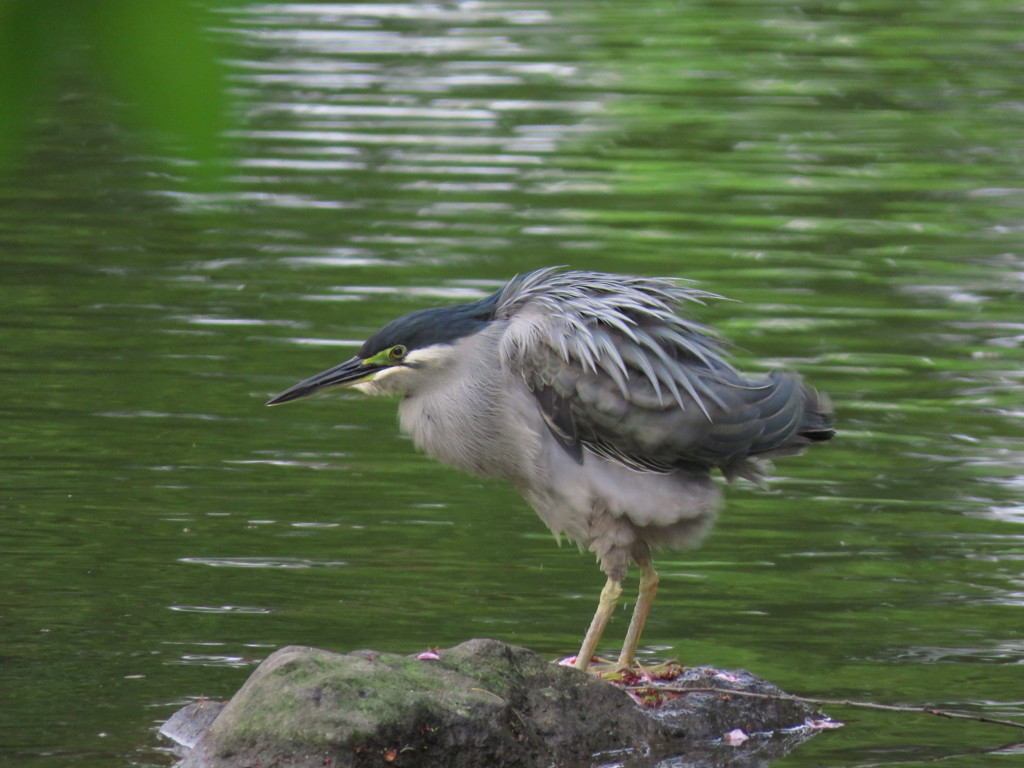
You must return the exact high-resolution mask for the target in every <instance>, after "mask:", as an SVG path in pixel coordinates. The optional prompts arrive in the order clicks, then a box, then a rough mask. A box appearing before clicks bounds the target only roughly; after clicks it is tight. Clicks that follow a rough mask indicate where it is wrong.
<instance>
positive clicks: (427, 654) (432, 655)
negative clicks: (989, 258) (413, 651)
mask: <svg viewBox="0 0 1024 768" xmlns="http://www.w3.org/2000/svg"><path fill="white" fill-rule="evenodd" d="M416 658H417V659H419V660H420V661H440V660H441V657H440V656H438V655H437V651H424V652H423V653H421V654H420V655H419V656H417V657H416Z"/></svg>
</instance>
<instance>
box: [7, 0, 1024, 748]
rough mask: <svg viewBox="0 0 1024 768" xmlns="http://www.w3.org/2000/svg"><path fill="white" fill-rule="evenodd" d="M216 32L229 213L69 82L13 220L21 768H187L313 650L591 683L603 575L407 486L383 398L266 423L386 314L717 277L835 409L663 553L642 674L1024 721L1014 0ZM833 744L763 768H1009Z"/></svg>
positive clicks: (504, 500)
mask: <svg viewBox="0 0 1024 768" xmlns="http://www.w3.org/2000/svg"><path fill="white" fill-rule="evenodd" d="M221 21H222V22H223V27H222V29H221V30H220V32H219V34H223V35H226V36H228V37H230V38H231V39H232V40H233V41H234V43H235V46H236V50H235V54H236V55H234V56H233V58H232V60H231V75H232V80H231V82H232V86H233V88H234V89H235V91H236V93H237V95H238V97H239V99H240V103H241V105H242V109H243V125H244V127H243V130H242V132H241V135H240V136H238V137H237V141H238V150H239V153H240V155H241V157H242V159H241V160H239V162H238V163H237V164H236V165H235V167H234V168H233V169H232V170H231V172H230V174H229V178H228V180H227V181H226V183H225V185H224V189H222V190H216V191H205V192H201V193H200V192H196V191H195V189H194V188H191V187H189V185H188V184H187V183H185V182H183V181H182V180H181V179H180V178H179V176H178V172H177V170H176V167H175V165H174V164H173V163H171V162H168V161H166V160H165V159H163V158H160V157H156V156H154V155H153V154H152V152H148V151H146V150H145V148H144V144H142V143H140V141H139V140H138V139H137V138H134V137H131V136H129V135H127V132H126V130H125V129H124V128H123V127H122V126H121V125H120V124H118V123H115V122H113V118H111V117H110V114H111V112H110V109H109V107H110V106H111V105H110V104H109V102H110V97H109V95H108V94H107V92H106V91H104V90H103V89H102V88H100V87H98V86H93V85H83V84H82V82H80V81H79V79H78V78H76V77H72V76H71V74H70V73H69V76H68V84H67V85H66V87H65V88H64V90H63V91H62V93H61V94H59V98H55V101H54V105H53V108H52V110H51V111H50V112H49V113H48V116H47V117H46V118H45V119H43V120H42V121H41V122H40V123H39V124H38V125H37V126H36V128H35V131H34V133H33V136H32V139H31V147H30V151H29V153H28V154H27V156H26V157H25V158H24V161H23V167H22V169H21V171H20V173H19V174H18V175H17V176H16V177H15V178H13V179H9V180H8V181H7V182H6V183H5V186H4V187H3V188H2V189H0V199H2V202H0V263H2V267H3V272H2V276H3V277H2V287H0V296H2V305H0V323H2V329H3V330H2V333H0V338H2V340H3V342H2V345H0V360H2V364H3V369H4V375H3V376H2V378H0V404H2V405H0V407H2V409H3V426H2V427H0V526H2V528H0V631H2V635H0V637H2V639H0V762H6V763H10V764H11V765H19V766H21V765H24V766H64V765H81V766H90V767H91V766H97V767H98V766H110V765H140V766H147V767H150V766H161V765H167V764H169V762H170V759H169V757H168V756H167V755H166V754H163V753H161V752H160V751H159V749H158V746H159V743H160V742H159V741H158V739H157V737H156V736H155V733H154V728H155V725H156V724H158V723H159V722H161V721H162V720H164V719H165V718H166V717H167V716H168V715H170V714H171V712H173V711H174V710H175V709H176V708H177V707H179V706H181V705H182V704H183V703H185V702H187V701H188V700H190V699H192V698H194V697H197V696H209V697H216V698H223V697H227V696H229V695H231V693H233V691H234V690H235V689H236V688H237V687H238V686H239V685H240V684H241V683H242V682H243V680H244V679H245V677H246V676H247V674H248V672H249V671H250V670H251V669H252V667H253V666H254V665H255V664H256V663H258V661H259V660H260V659H262V658H263V657H265V656H266V655H267V654H268V653H270V651H271V650H272V649H273V648H275V647H278V646H280V645H283V644H288V643H301V644H310V645H318V646H323V647H327V648H332V649H338V650H350V649H355V648H363V647H373V648H380V649H385V650H389V651H398V652H412V651H417V650H422V649H424V648H426V647H428V646H435V645H439V646H442V647H444V646H448V645H451V644H455V643H458V642H460V641H462V640H465V639H468V638H470V637H478V636H490V637H495V638H499V639H502V640H506V641H510V642H515V643H521V644H524V645H527V646H529V647H531V648H534V649H536V650H537V651H539V652H541V653H544V654H548V655H550V656H552V657H554V656H556V655H564V654H567V653H571V652H573V651H575V649H576V647H577V645H578V642H579V640H580V637H581V635H582V632H583V630H584V629H585V627H586V625H587V623H588V622H589V619H590V616H591V614H592V611H593V608H594V605H595V601H596V598H597V593H598V591H599V589H600V587H601V585H602V583H603V576H602V574H600V572H599V571H598V570H597V568H596V567H595V565H594V563H593V562H592V559H591V557H590V556H589V555H585V556H580V555H578V554H577V553H576V551H575V548H573V547H571V546H562V547H561V548H559V547H557V546H555V544H554V541H553V539H552V538H551V536H550V535H549V534H548V533H547V531H546V530H545V529H544V528H543V526H542V524H541V523H540V522H539V521H538V520H537V519H536V517H535V516H534V514H533V513H532V511H530V510H529V509H528V508H527V506H526V505H525V503H524V502H523V501H522V500H521V499H520V498H519V497H518V496H517V495H516V494H515V493H514V492H513V491H512V490H511V489H510V488H508V487H505V486H504V485H501V484H499V483H489V482H481V481H479V480H476V479H473V478H469V477H466V476H463V475H461V474H458V473H456V472H455V471H452V470H448V469H445V468H441V467H438V466H437V465H436V464H434V463H432V462H431V461H430V460H428V459H427V458H425V457H423V456H422V455H419V454H417V453H416V452H415V451H414V450H413V448H412V446H411V443H410V442H409V441H408V440H407V439H406V438H404V437H402V436H401V435H399V434H398V432H397V428H396V424H395V421H396V420H395V413H394V411H395V407H394V403H392V402H388V401H380V400H372V401H371V400H364V399H361V398H360V396H359V395H357V394H352V395H345V394H342V395H338V396H335V397H324V398H319V399H314V400H310V401H306V402H303V403H301V404H296V405H292V406H288V407H284V408H276V409H266V408H264V407H263V403H264V401H265V400H266V399H267V398H268V396H269V395H271V394H273V393H275V392H277V391H280V390H281V389H284V388H285V387H286V386H288V385H290V384H292V383H294V381H297V380H298V379H299V378H302V377H304V376H307V375H309V374H311V373H314V372H316V371H319V370H321V369H323V368H325V367H327V366H329V365H331V364H332V363H334V362H337V361H339V360H341V359H344V358H346V357H348V356H349V355H350V354H351V352H352V344H354V343H356V342H358V341H360V340H361V339H362V338H364V337H365V336H366V334H368V333H369V332H371V331H372V330H374V329H375V328H376V327H377V326H378V325H380V324H381V323H383V322H385V321H386V320H388V319H390V318H392V317H394V316H395V315H397V314H400V313H403V312H406V311H409V310H412V309H414V308H418V307H421V306H426V305H429V304H433V303H439V302H450V301H458V300H460V299H464V298H473V297H477V296H480V295H482V294H483V292H485V291H489V290H491V289H492V288H493V287H494V286H495V285H497V284H499V282H500V281H502V280H505V279H507V278H508V277H510V276H511V275H512V274H514V273H517V272H521V271H525V270H528V269H532V268H534V267H538V266H542V265H547V264H567V265H571V266H573V267H577V268H593V269H602V270H609V271H626V272H636V273H643V274H673V275H683V276H687V277H691V278H695V279H697V280H699V281H700V283H701V286H702V287H704V288H706V289H709V290H713V291H716V292H719V293H722V294H724V295H727V296H730V297H732V298H734V299H739V300H740V303H736V302H718V303H714V304H712V305H710V306H708V307H707V308H706V310H702V312H701V317H702V319H704V320H707V321H709V322H712V323H714V324H716V325H718V326H719V327H720V328H722V329H723V330H724V331H725V332H726V334H727V335H728V336H729V337H730V338H731V339H732V340H733V341H734V342H735V343H736V354H737V357H738V359H739V360H740V361H741V362H742V363H743V364H744V365H745V366H746V367H749V368H753V367H756V366H763V365H769V364H772V365H774V364H782V365H786V366H791V367H795V368H798V369H799V370H801V371H802V372H803V373H804V374H805V375H806V376H807V378H808V379H810V380H811V381H812V382H814V383H815V384H816V385H817V386H818V387H820V388H821V389H823V390H825V391H827V392H828V393H830V394H831V396H832V398H833V400H834V401H835V405H836V412H837V421H838V427H839V430H840V433H839V436H838V438H837V439H836V440H835V441H834V442H833V443H831V444H829V445H826V446H821V447H819V448H817V449H816V450H814V451H812V452H810V453H809V454H807V455H805V456H803V457H800V458H795V459H789V460H785V461H784V462H782V463H780V465H779V466H778V468H777V477H776V479H775V480H774V481H773V483H772V485H771V489H770V490H769V491H768V492H762V491H759V490H756V489H752V488H749V487H745V486H738V487H735V488H732V489H730V490H729V491H728V494H727V496H728V501H727V506H726V509H725V510H724V512H723V515H722V519H721V521H720V524H719V526H718V527H717V528H716V530H715V532H714V534H713V535H712V536H711V538H710V540H709V541H708V542H707V543H706V545H705V546H703V547H702V548H701V549H699V550H696V551H694V552H685V553H664V554H663V555H662V556H661V558H660V560H659V564H660V570H661V574H662V588H661V591H660V593H659V597H658V601H657V603H656V605H655V609H654V613H653V615H652V617H651V620H650V622H649V624H648V627H647V631H646V634H645V637H644V646H643V649H642V650H643V654H644V656H645V657H646V658H651V659H660V658H665V657H670V656H675V657H678V658H679V659H681V660H682V661H684V662H685V663H689V664H715V665H719V666H725V667H733V666H742V667H746V668H749V669H751V670H752V671H754V672H756V673H758V674H761V675H763V676H765V677H768V678H770V679H772V680H774V681H775V682H777V683H778V684H779V685H781V686H782V687H783V688H785V689H786V690H788V691H791V692H794V693H800V694H804V695H808V696H818V697H826V698H850V699H868V700H873V701H877V702H882V703H891V704H908V705H914V704H928V705H933V706H938V707H944V708H949V709H957V710H962V711H967V712H974V713H979V714H986V715H989V716H992V717H1002V718H1016V719H1017V720H1018V721H1024V674H1022V670H1024V614H1022V610H1024V577H1022V575H1021V566H1022V562H1024V527H1022V525H1024V502H1022V500H1021V497H1022V490H1024V421H1022V417H1024V406H1022V397H1021V391H1022V362H1024V354H1022V346H1024V320H1022V310H1021V307H1022V301H1021V299H1022V293H1024V256H1022V250H1021V238H1022V236H1024V223H1022V222H1024V183H1022V181H1024V179H1022V176H1024V174H1022V173H1021V167H1022V166H1021V162H1022V150H1024V138H1022V137H1024V108H1022V107H1024V97H1022V93H1024V92H1022V90H1021V86H1022V83H1024V66H1022V64H1021V44H1022V42H1024V32H1022V31H1021V30H1022V29H1024V13H1022V11H1021V8H1020V7H1019V5H1018V4H1014V3H1007V2H1000V1H999V0H977V1H976V2H967V3H956V4H953V3H948V4H946V3H932V2H901V3H896V2H882V1H881V0H874V1H871V0H851V1H850V2H843V3H811V4H804V5H801V6H794V5H792V4H783V3H771V2H753V1H752V0H751V1H747V2H725V3H712V2H687V3H669V2H652V1H649V2H640V3H631V4H626V3H583V2H554V1H550V0H549V1H548V2H544V3H531V4H527V3H521V2H514V3H490V2H481V3H466V4H458V3H451V4H437V5H427V4H413V3H410V4H384V5H362V6H344V5H327V4H324V5H317V4H301V5H288V4H280V5H274V4H255V5H252V6H249V7H242V8H236V9H234V10H232V11H231V12H230V13H227V14H225V15H224V16H223V17H222V19H221ZM82 81H83V82H86V83H91V81H90V80H89V79H88V78H84V79H82ZM632 584H633V583H632V582H631V583H630V584H627V591H631V589H632ZM629 608H630V606H629V605H628V604H627V605H626V606H624V607H623V611H622V613H620V614H619V615H618V616H617V617H616V618H615V619H614V621H613V624H612V626H611V628H610V629H609V633H608V637H607V643H608V648H607V649H606V650H607V651H609V652H610V651H612V650H614V648H615V645H616V642H617V641H618V640H619V639H620V638H621V636H622V633H623V632H624V631H625V626H624V625H625V624H626V621H627V617H628V615H629V614H628V610H629ZM829 709H830V711H831V713H832V714H833V715H834V716H836V717H838V718H840V719H843V720H845V721H846V722H847V723H848V725H847V726H846V727H845V728H843V729H841V730H839V731H832V732H828V733H825V734H823V735H821V736H819V737H818V738H816V739H814V740H812V741H811V742H809V743H807V744H805V745H803V746H802V747H801V748H800V749H798V750H797V751H796V752H795V753H793V754H792V755H791V756H789V757H787V758H786V759H785V760H783V761H782V762H781V763H778V764H777V765H779V766H786V767H787V768H810V767H811V766H822V765H827V766H859V765H868V764H870V765H886V766H888V765H901V766H905V765H919V764H921V765H923V764H924V763H925V762H927V761H930V760H933V759H937V758H945V761H944V762H943V763H942V764H943V765H946V766H951V765H955V766H986V767H987V766H993V767H997V768H1001V767H1002V766H1009V765H1016V764H1018V762H1019V760H1020V754H1021V752H1022V751H1024V749H1022V748H1021V747H1020V746H1019V745H1018V746H1017V747H1012V746H1009V747H1005V745H1007V744H1010V743H1012V742H1014V741H1017V742H1020V741H1021V735H1020V732H1019V731H1013V730H1009V729H1001V728H997V727H995V726H985V725H980V724H975V723H963V722H951V721H945V720H939V719H937V718H932V717H927V716H923V715H922V716H908V715H893V714H887V713H886V714H883V713H871V712H864V711H857V710H851V709H846V708H841V707H832V708H829ZM1001 747H1005V748H1004V749H1002V750H1001V751H996V750H1000V748H1001Z"/></svg>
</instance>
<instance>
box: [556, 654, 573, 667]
mask: <svg viewBox="0 0 1024 768" xmlns="http://www.w3.org/2000/svg"><path fill="white" fill-rule="evenodd" d="M575 665H576V657H575V656H566V657H565V658H564V659H559V660H558V666H560V667H572V666H575Z"/></svg>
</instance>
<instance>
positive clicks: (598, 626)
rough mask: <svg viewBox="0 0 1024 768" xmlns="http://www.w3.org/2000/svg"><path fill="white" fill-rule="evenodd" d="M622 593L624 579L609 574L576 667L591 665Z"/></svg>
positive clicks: (583, 667)
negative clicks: (591, 660)
mask: <svg viewBox="0 0 1024 768" xmlns="http://www.w3.org/2000/svg"><path fill="white" fill-rule="evenodd" d="M621 594H622V581H621V580H618V579H613V578H612V577H611V576H609V577H608V581H606V582H605V584H604V589H602V590H601V599H600V601H599V602H598V603H597V612H596V613H595V614H594V620H593V621H591V622H590V629H588V630H587V636H586V637H585V638H583V646H582V647H581V648H580V652H579V654H577V656H576V663H575V664H574V665H573V666H575V667H576V669H586V668H587V667H588V666H590V659H591V658H592V657H593V655H594V651H596V650H597V644H598V643H599V642H600V641H601V635H602V634H603V633H604V628H605V627H606V626H608V619H610V618H611V615H612V611H614V610H615V604H616V603H617V602H618V600H619V595H621Z"/></svg>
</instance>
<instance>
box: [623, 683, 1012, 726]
mask: <svg viewBox="0 0 1024 768" xmlns="http://www.w3.org/2000/svg"><path fill="white" fill-rule="evenodd" d="M633 687H635V688H647V687H650V686H633ZM657 690H659V691H664V692H666V693H718V694H723V695H726V696H750V697H752V698H755V699H778V700H780V701H797V702H800V703H802V704H814V705H817V706H823V707H824V706H832V707H857V708H859V709H879V710H884V711H886V712H912V713H917V714H925V715H935V716H936V717H948V718H950V719H953V720H973V721H975V722H977V723H989V724H991V725H1004V726H1007V727H1009V728H1024V723H1018V722H1015V721H1014V720H999V719H998V718H994V717H985V716H984V715H971V714H968V713H966V712H952V711H950V710H947V709H935V708H934V707H901V706H897V705H895V704H876V703H874V702H872V701H850V700H849V699H810V698H807V697H806V696H793V695H791V694H788V693H787V694H777V693H755V692H754V691H734V690H730V689H728V688H682V687H674V686H660V685H659V686H657Z"/></svg>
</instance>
